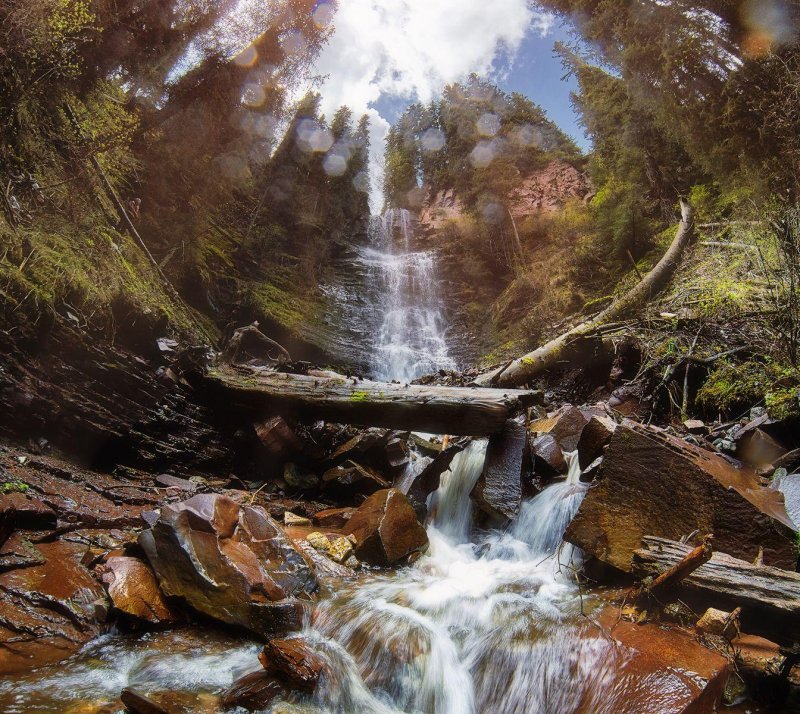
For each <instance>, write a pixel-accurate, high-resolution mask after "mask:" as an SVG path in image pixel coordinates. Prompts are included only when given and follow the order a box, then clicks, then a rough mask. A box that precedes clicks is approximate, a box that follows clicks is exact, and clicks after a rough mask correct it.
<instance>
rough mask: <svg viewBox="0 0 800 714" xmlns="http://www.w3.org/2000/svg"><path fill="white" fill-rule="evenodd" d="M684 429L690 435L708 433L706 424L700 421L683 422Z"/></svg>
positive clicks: (688, 420)
mask: <svg viewBox="0 0 800 714" xmlns="http://www.w3.org/2000/svg"><path fill="white" fill-rule="evenodd" d="M683 427H684V428H685V429H686V431H688V432H689V433H690V434H705V433H706V432H707V431H708V428H707V427H706V423H705V422H704V421H701V420H700V419H687V420H686V421H684V422H683Z"/></svg>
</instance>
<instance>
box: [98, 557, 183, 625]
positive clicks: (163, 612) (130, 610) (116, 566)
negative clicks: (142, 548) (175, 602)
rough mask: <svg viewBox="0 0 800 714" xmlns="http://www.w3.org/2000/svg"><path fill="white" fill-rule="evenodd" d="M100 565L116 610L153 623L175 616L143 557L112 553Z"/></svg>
mask: <svg viewBox="0 0 800 714" xmlns="http://www.w3.org/2000/svg"><path fill="white" fill-rule="evenodd" d="M101 569H102V576H101V579H102V581H103V583H104V584H105V586H106V588H107V589H108V594H109V597H110V598H111V602H112V603H113V605H114V607H115V608H117V610H119V611H120V612H124V613H125V614H126V615H130V616H131V617H136V618H138V619H140V620H145V621H146V622H151V623H153V624H160V623H169V622H174V621H175V620H176V619H177V618H176V616H175V614H174V613H173V612H172V611H171V610H170V608H169V605H167V603H166V602H165V600H164V597H163V595H162V594H161V590H160V589H159V587H158V583H157V582H156V576H155V575H154V574H153V571H152V570H151V569H150V566H149V565H148V564H147V563H145V562H144V561H142V560H139V559H138V558H130V557H125V556H112V557H111V558H109V559H108V560H107V561H106V562H105V565H103V566H102V568H101Z"/></svg>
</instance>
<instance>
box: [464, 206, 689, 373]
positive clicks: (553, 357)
mask: <svg viewBox="0 0 800 714" xmlns="http://www.w3.org/2000/svg"><path fill="white" fill-rule="evenodd" d="M693 216H694V211H693V210H692V207H691V205H690V204H689V203H687V202H686V201H683V200H682V201H681V222H680V225H679V226H678V231H677V233H676V234H675V238H674V239H673V241H672V243H671V244H670V246H669V248H668V249H667V252H666V253H664V255H663V256H662V258H661V260H659V261H658V264H657V265H656V266H655V267H654V268H653V269H652V270H651V271H650V272H649V273H648V274H647V275H645V277H644V278H642V280H640V281H639V282H638V283H637V284H636V285H635V286H634V287H633V288H632V289H631V290H629V291H628V292H627V293H625V295H623V296H622V297H620V298H619V299H617V300H615V301H614V302H613V303H612V304H611V305H609V306H608V307H607V308H606V309H605V310H603V311H602V312H601V313H600V314H599V315H597V316H596V317H595V318H593V319H592V320H588V321H586V322H583V323H581V324H580V325H578V326H577V327H574V328H572V329H571V330H569V331H568V332H565V333H564V334H562V335H559V336H558V337H556V338H555V339H553V340H550V342H548V343H547V344H545V345H543V346H542V347H539V348H537V349H535V350H534V351H533V352H529V353H528V354H526V355H525V356H524V357H520V358H519V359H515V360H513V361H511V362H509V363H508V364H505V365H503V366H501V367H498V368H497V369H494V370H492V371H491V372H486V373H484V374H482V375H480V376H479V377H477V379H476V380H475V383H476V384H478V385H481V386H501V387H513V386H518V385H521V384H526V383H528V382H530V381H531V380H532V379H533V378H535V377H537V376H538V375H540V374H541V373H542V372H545V371H546V370H548V369H552V368H553V367H555V366H556V365H558V364H559V363H560V362H563V361H565V360H570V359H575V358H576V356H577V354H578V353H580V351H581V343H582V342H586V341H589V342H591V340H590V338H591V337H592V336H593V335H594V334H595V333H596V332H597V330H598V328H599V327H601V326H602V325H605V324H607V323H609V322H615V321H617V320H619V319H620V318H622V317H625V316H626V315H629V314H630V313H632V312H633V311H635V310H636V309H638V308H640V307H642V306H643V305H645V304H646V303H647V302H648V301H649V300H650V299H652V298H653V296H655V295H656V294H658V293H659V292H661V290H663V289H664V287H665V286H666V285H667V283H669V281H670V279H671V278H672V276H673V275H674V274H675V269H676V268H677V267H678V261H679V260H680V257H681V255H682V254H683V251H684V249H685V248H686V246H688V245H689V243H690V242H691V240H692V236H693V234H694V231H693Z"/></svg>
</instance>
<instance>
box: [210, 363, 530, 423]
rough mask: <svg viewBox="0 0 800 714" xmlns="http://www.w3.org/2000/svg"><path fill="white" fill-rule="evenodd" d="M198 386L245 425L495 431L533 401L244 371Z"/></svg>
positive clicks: (229, 369)
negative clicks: (272, 418)
mask: <svg viewBox="0 0 800 714" xmlns="http://www.w3.org/2000/svg"><path fill="white" fill-rule="evenodd" d="M202 388H203V389H204V390H205V391H206V393H207V394H208V396H209V399H210V400H211V402H212V404H213V405H224V407H225V408H232V409H234V410H235V411H238V412H240V413H242V415H243V416H245V417H247V418H250V419H251V420H252V419H259V418H264V417H265V416H268V415H280V416H283V417H286V418H289V417H291V418H293V419H299V420H301V421H303V420H305V421H308V420H318V419H323V420H325V421H333V422H341V423H344V424H355V425H358V426H380V427H384V428H388V429H402V430H414V431H421V432H428V433H431V434H451V435H454V436H487V435H489V434H494V433H497V432H500V431H502V430H503V427H504V425H505V423H506V420H508V419H510V418H512V417H513V416H515V415H516V414H518V413H520V412H521V411H522V410H523V409H525V408H526V407H528V406H531V405H533V404H536V403H537V402H539V401H540V400H541V395H540V393H539V392H536V391H532V390H518V389H483V388H475V387H440V386H435V385H416V384H397V383H384V382H372V381H369V380H364V379H357V378H353V377H345V376H343V375H338V374H334V373H332V372H325V373H318V374H316V375H300V374H285V373H281V372H274V371H271V370H268V369H263V368H261V369H259V368H253V367H244V366H235V367H234V366H222V367H220V368H218V369H217V370H212V371H210V372H209V373H208V374H207V375H206V376H205V377H204V379H203V383H202Z"/></svg>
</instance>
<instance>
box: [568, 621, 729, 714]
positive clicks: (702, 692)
mask: <svg viewBox="0 0 800 714" xmlns="http://www.w3.org/2000/svg"><path fill="white" fill-rule="evenodd" d="M596 617H597V621H598V622H599V623H600V626H601V627H602V628H603V632H604V633H608V634H607V635H606V636H608V637H609V638H612V644H613V645H614V648H613V651H614V653H613V654H611V658H613V662H614V666H613V668H607V669H606V674H605V675H604V676H603V678H602V679H600V678H598V684H599V685H600V686H598V687H597V688H596V690H595V691H592V692H590V693H589V696H588V697H587V698H588V700H589V701H583V702H582V703H581V706H580V707H579V708H578V711H577V714H595V713H596V712H598V711H603V712H614V714H642V713H643V712H647V713H648V714H656V713H657V714H703V713H705V712H714V711H717V707H718V705H719V703H720V700H721V699H722V695H723V691H724V689H725V684H726V682H727V680H728V675H729V672H730V665H729V663H728V660H727V659H726V658H725V657H723V656H722V655H721V654H719V653H718V652H715V651H714V650H712V649H709V648H707V647H704V646H703V645H701V644H700V643H699V642H697V640H696V639H695V637H694V636H693V633H691V632H688V631H686V630H683V629H682V628H680V627H674V626H673V627H665V626H663V625H659V624H656V623H649V624H637V623H633V622H628V621H627V620H625V619H620V612H619V609H618V608H617V607H614V606H607V607H605V608H604V609H603V610H602V611H601V612H600V614H599V616H596Z"/></svg>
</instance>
